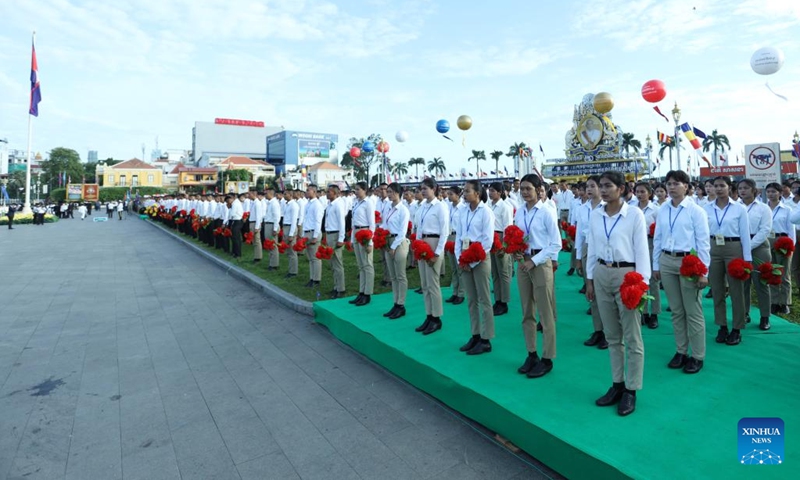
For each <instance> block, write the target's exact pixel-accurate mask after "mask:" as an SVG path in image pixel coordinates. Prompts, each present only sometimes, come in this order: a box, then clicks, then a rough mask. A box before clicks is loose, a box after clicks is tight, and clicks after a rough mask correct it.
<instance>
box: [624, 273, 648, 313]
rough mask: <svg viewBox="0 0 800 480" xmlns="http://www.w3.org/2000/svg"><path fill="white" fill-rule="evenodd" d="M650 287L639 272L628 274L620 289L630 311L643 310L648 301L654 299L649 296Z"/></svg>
mask: <svg viewBox="0 0 800 480" xmlns="http://www.w3.org/2000/svg"><path fill="white" fill-rule="evenodd" d="M649 290H650V285H648V284H647V283H645V281H644V277H643V276H642V275H641V274H640V273H639V272H628V273H626V274H625V277H624V279H623V280H622V285H620V287H619V293H620V298H621V300H622V303H623V305H625V308H627V309H628V310H635V309H638V310H642V309H643V308H644V306H645V304H646V303H647V301H648V300H651V299H652V298H653V297H651V296H650V295H647V292H648V291H649Z"/></svg>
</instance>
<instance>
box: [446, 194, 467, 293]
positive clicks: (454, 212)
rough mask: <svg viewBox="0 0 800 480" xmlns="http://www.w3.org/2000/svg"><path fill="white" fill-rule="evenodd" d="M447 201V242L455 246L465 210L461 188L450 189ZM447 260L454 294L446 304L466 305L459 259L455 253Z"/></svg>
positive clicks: (448, 253)
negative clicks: (462, 213) (448, 229)
mask: <svg viewBox="0 0 800 480" xmlns="http://www.w3.org/2000/svg"><path fill="white" fill-rule="evenodd" d="M447 199H448V205H447V206H448V210H449V211H450V235H449V236H448V237H447V241H448V242H453V244H454V245H455V241H456V232H457V231H458V226H459V225H460V223H459V221H460V220H459V219H460V215H461V212H462V211H463V210H464V208H465V205H464V203H462V202H461V187H457V186H452V187H450V188H449V189H448V191H447ZM447 258H448V259H449V260H450V270H452V276H451V277H450V289H451V290H452V292H453V294H452V295H451V296H450V298H448V299H447V300H445V302H447V303H452V304H453V305H460V304H462V303H464V298H465V297H466V296H467V292H466V290H464V284H463V282H462V281H461V269H460V268H458V259H457V258H456V254H455V253H454V252H447Z"/></svg>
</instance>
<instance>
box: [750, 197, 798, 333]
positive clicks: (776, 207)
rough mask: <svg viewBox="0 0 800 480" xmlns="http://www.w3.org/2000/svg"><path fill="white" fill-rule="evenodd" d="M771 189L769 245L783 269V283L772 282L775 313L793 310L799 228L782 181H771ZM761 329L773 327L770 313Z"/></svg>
mask: <svg viewBox="0 0 800 480" xmlns="http://www.w3.org/2000/svg"><path fill="white" fill-rule="evenodd" d="M765 190H766V193H767V206H768V207H769V209H770V210H771V211H772V213H771V215H772V230H771V231H770V233H769V236H768V238H769V246H770V250H771V251H772V263H773V264H775V265H776V266H778V267H780V268H781V269H782V270H783V275H781V284H780V285H774V286H770V299H771V300H772V307H771V313H781V314H787V313H789V305H791V304H792V276H791V275H789V265H790V264H791V262H792V255H793V252H794V245H795V242H796V241H797V230H795V227H794V225H793V224H792V221H791V218H790V217H791V214H792V208H791V206H790V205H789V204H787V203H786V202H785V201H782V198H781V193H782V192H781V191H782V188H781V185H780V184H778V183H770V184H768V185H767V188H766V189H765ZM758 328H760V329H761V330H769V329H770V324H769V317H767V318H766V321H764V319H761V323H760V324H759V325H758Z"/></svg>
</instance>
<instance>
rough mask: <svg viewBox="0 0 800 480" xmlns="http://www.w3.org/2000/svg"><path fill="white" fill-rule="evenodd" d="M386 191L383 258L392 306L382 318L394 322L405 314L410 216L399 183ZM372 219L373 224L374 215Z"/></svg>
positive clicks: (390, 186)
mask: <svg viewBox="0 0 800 480" xmlns="http://www.w3.org/2000/svg"><path fill="white" fill-rule="evenodd" d="M387 191H388V193H389V201H390V202H391V208H390V209H389V210H388V211H387V213H386V218H384V219H383V223H384V226H385V227H386V229H387V230H389V235H388V236H387V238H386V248H385V249H384V256H385V258H386V268H387V269H388V270H389V277H390V278H391V279H392V295H393V298H394V306H393V307H392V309H391V310H389V311H388V312H386V313H384V314H383V316H384V317H388V318H390V319H392V320H395V319H398V318H400V317H404V316H405V314H406V307H405V304H406V291H407V290H408V278H407V277H406V260H407V259H408V238H406V234H407V233H408V220H409V218H410V214H409V213H408V208H406V206H405V205H403V203H402V202H401V201H400V200H401V199H402V198H403V187H401V186H400V184H399V183H393V184H391V185H389V187H388V190H387ZM367 203H369V202H367ZM370 213H372V212H370ZM372 217H373V222H374V218H375V214H374V213H373V214H372Z"/></svg>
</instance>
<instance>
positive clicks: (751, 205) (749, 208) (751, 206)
mask: <svg viewBox="0 0 800 480" xmlns="http://www.w3.org/2000/svg"><path fill="white" fill-rule="evenodd" d="M755 206H756V201H755V200H753V203H751V204H750V206H749V207H747V213H750V210H752V209H753V207H755ZM728 207H730V204H729V205H728ZM728 207H725V208H728Z"/></svg>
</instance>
